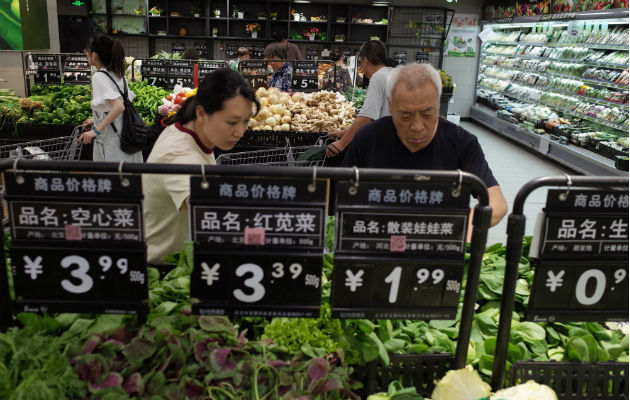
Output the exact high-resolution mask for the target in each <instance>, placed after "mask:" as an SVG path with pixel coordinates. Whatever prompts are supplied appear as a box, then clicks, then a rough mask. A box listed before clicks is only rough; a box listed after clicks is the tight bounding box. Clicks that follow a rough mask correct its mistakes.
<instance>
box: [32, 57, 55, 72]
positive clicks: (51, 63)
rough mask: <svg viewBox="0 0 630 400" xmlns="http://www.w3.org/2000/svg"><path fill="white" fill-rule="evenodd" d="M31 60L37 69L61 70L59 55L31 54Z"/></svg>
mask: <svg viewBox="0 0 630 400" xmlns="http://www.w3.org/2000/svg"><path fill="white" fill-rule="evenodd" d="M31 60H32V61H33V63H34V64H35V66H36V68H37V70H39V71H42V70H53V71H61V67H60V65H59V56H57V55H52V54H33V55H32V56H31Z"/></svg>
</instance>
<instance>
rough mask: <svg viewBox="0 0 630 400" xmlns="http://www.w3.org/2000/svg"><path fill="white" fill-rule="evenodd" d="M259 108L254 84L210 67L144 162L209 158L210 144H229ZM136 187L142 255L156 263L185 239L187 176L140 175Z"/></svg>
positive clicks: (228, 146) (206, 160) (209, 160)
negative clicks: (141, 216) (141, 196)
mask: <svg viewBox="0 0 630 400" xmlns="http://www.w3.org/2000/svg"><path fill="white" fill-rule="evenodd" d="M254 106H255V107H254ZM259 109H260V104H259V103H258V101H257V100H256V94H255V93H254V90H253V89H252V87H251V86H250V85H248V84H247V82H246V81H245V79H243V77H242V76H241V75H240V74H239V73H238V72H235V71H230V70H229V69H219V70H216V71H214V72H212V73H210V74H208V75H207V76H206V77H205V78H204V80H203V81H202V82H201V84H200V85H199V88H198V89H197V94H196V95H195V96H192V97H189V98H188V99H187V100H186V101H185V102H184V103H182V107H181V109H180V110H179V111H178V112H177V114H175V115H174V116H172V117H171V119H170V120H169V121H168V123H169V124H171V125H170V126H168V127H167V128H166V129H165V130H164V131H163V132H162V133H161V134H160V137H159V138H158V140H157V141H156V142H155V145H154V146H153V150H151V154H150V155H149V158H148V160H147V162H153V163H171V164H215V160H214V155H213V151H214V148H215V147H218V148H219V149H221V150H230V149H232V148H233V147H234V146H235V145H236V143H237V142H238V141H239V139H240V138H241V137H243V134H244V133H245V131H246V130H247V123H248V122H249V120H250V118H251V117H252V116H253V115H255V114H257V113H258V110H259ZM254 110H255V113H254ZM142 187H143V188H144V222H145V231H146V238H147V253H148V261H149V263H152V264H162V263H163V262H164V259H165V257H166V256H168V255H169V254H172V253H176V252H178V251H180V250H183V249H184V242H185V241H187V240H189V228H188V211H187V208H188V200H189V197H190V177H189V176H186V175H143V176H142Z"/></svg>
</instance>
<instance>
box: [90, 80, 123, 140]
mask: <svg viewBox="0 0 630 400" xmlns="http://www.w3.org/2000/svg"><path fill="white" fill-rule="evenodd" d="M96 72H102V73H104V74H105V75H107V77H108V78H109V79H110V80H111V81H112V83H113V84H114V86H116V89H118V93H120V95H121V96H122V98H123V102H124V101H125V100H127V101H129V92H128V91H127V80H126V79H125V77H124V76H123V87H124V88H125V91H124V92H123V91H122V90H120V87H118V84H117V83H116V81H115V80H114V78H112V76H111V75H110V74H109V72H107V71H103V70H101V69H99V70H98V71H96ZM105 116H107V113H105ZM110 125H111V127H112V129H113V130H114V133H118V129H116V125H114V123H113V122H112V123H111V124H110Z"/></svg>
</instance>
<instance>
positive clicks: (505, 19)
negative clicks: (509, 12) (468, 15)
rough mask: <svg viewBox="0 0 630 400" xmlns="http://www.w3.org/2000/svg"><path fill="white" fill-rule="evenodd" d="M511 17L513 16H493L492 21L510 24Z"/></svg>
mask: <svg viewBox="0 0 630 400" xmlns="http://www.w3.org/2000/svg"><path fill="white" fill-rule="evenodd" d="M513 19H514V17H504V18H494V19H493V20H492V22H493V23H495V24H510V23H512V20H513Z"/></svg>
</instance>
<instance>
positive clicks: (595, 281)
mask: <svg viewBox="0 0 630 400" xmlns="http://www.w3.org/2000/svg"><path fill="white" fill-rule="evenodd" d="M563 185H568V189H566V190H550V191H549V193H548V199H547V207H546V212H547V214H546V215H545V218H544V221H543V234H542V235H541V236H540V237H537V236H536V235H535V236H534V238H533V239H532V248H533V250H534V251H535V252H536V250H538V251H537V252H538V253H539V254H535V255H536V256H537V257H539V259H538V260H537V261H535V263H536V271H535V276H534V284H533V286H532V292H531V297H530V301H529V305H528V310H527V313H526V316H527V318H528V319H529V320H537V321H622V320H626V319H627V316H628V190H627V187H628V178H627V177H592V176H591V177H584V176H566V177H546V178H538V179H536V180H533V181H530V182H528V183H527V184H526V185H525V186H524V187H523V188H521V190H520V191H519V192H518V194H517V195H516V198H515V200H514V208H513V211H512V213H511V214H510V215H509V216H508V226H507V249H506V257H505V258H506V267H505V279H504V286H503V293H502V296H501V313H500V316H499V321H500V322H499V331H498V335H497V345H496V351H495V358H494V366H493V373H492V387H493V389H494V390H499V389H501V387H502V386H503V384H504V380H505V366H506V361H507V352H508V343H509V340H510V329H511V321H512V318H511V316H512V313H513V311H514V297H515V292H516V282H517V280H518V262H519V260H520V259H521V253H522V246H523V236H524V234H525V216H524V215H523V207H524V203H525V200H526V198H527V197H528V196H529V194H530V193H531V192H532V191H534V190H535V189H537V188H540V187H546V186H555V187H558V186H563ZM573 187H579V188H580V189H575V188H573ZM592 187H596V188H619V187H624V188H625V189H624V190H612V189H611V190H601V189H598V190H587V189H582V188H592ZM609 364H610V365H609ZM543 365H546V366H549V368H547V369H546V371H547V372H546V373H544V368H542V366H543ZM611 365H613V366H614V367H611ZM598 366H599V367H598ZM620 368H621V369H623V371H622V372H621V374H620V373H619V370H620ZM521 369H522V370H523V371H521ZM552 370H553V371H552ZM527 371H529V372H527ZM595 371H599V374H598V376H599V377H598V378H593V377H594V376H595V375H594V372H595ZM615 371H617V372H615ZM624 374H625V375H624ZM586 375H589V376H590V378H589V377H587V376H586ZM560 376H562V379H559V377H560ZM627 377H628V364H627V363H625V364H624V363H602V364H595V365H584V364H581V363H568V362H567V363H564V362H549V363H543V362H535V363H534V362H519V363H518V364H517V365H514V366H512V379H517V378H519V379H520V378H523V379H522V380H523V381H526V380H529V379H534V380H537V381H538V382H540V383H545V384H547V385H550V386H551V387H552V389H554V390H556V393H557V394H558V398H559V399H563V398H571V399H591V398H594V396H597V398H609V399H622V398H627V396H628V378H627ZM587 378H588V379H587ZM591 378H593V379H599V384H598V385H599V386H600V389H601V388H605V389H604V391H603V392H597V390H598V389H597V385H595V384H588V382H589V381H590V380H592V379H591ZM622 378H623V379H622ZM620 379H621V380H622V381H623V380H625V382H621V384H619V382H618V381H619V380H620ZM609 383H610V384H612V386H611V387H612V388H613V391H617V390H620V388H621V390H622V391H623V392H624V393H619V392H613V393H610V392H609V391H608V388H609ZM585 387H588V389H587V390H588V393H584V388H585ZM602 393H603V394H602ZM563 396H564V397H563ZM624 396H625V397H624Z"/></svg>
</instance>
